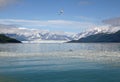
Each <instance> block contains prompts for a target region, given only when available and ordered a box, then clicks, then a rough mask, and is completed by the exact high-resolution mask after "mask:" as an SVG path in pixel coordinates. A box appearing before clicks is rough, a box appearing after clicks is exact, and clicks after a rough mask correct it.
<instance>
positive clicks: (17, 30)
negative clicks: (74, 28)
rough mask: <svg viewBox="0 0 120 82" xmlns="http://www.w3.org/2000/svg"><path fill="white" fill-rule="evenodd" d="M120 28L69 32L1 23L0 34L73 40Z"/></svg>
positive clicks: (15, 36) (41, 38)
mask: <svg viewBox="0 0 120 82" xmlns="http://www.w3.org/2000/svg"><path fill="white" fill-rule="evenodd" d="M118 30H120V27H114V28H108V27H103V28H93V29H91V30H88V31H85V32H81V33H76V34H75V33H68V32H52V31H46V30H40V29H28V28H23V27H16V26H14V25H4V24H0V34H5V35H6V36H8V37H11V38H14V39H17V40H19V41H22V42H23V41H28V42H30V41H33V42H40V41H66V42H67V41H72V40H79V39H81V38H85V37H88V36H90V35H96V34H100V33H103V34H104V33H105V34H111V33H115V32H117V31H118Z"/></svg>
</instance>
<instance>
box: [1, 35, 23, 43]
mask: <svg viewBox="0 0 120 82" xmlns="http://www.w3.org/2000/svg"><path fill="white" fill-rule="evenodd" d="M0 43H21V42H20V41H18V40H16V39H13V38H10V37H7V36H5V35H4V34H0Z"/></svg>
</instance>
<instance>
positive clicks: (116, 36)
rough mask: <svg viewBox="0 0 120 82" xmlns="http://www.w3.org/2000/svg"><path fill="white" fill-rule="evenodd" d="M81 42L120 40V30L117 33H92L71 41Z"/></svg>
mask: <svg viewBox="0 0 120 82" xmlns="http://www.w3.org/2000/svg"><path fill="white" fill-rule="evenodd" d="M79 42H120V30H119V31H117V32H115V33H111V34H108V33H98V34H94V35H90V36H87V37H84V38H81V39H79V40H72V41H70V42H69V43H79Z"/></svg>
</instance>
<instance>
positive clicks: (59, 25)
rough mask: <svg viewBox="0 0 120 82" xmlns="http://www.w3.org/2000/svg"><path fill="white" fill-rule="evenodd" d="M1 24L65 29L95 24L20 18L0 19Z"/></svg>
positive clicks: (89, 26) (83, 27)
mask: <svg viewBox="0 0 120 82" xmlns="http://www.w3.org/2000/svg"><path fill="white" fill-rule="evenodd" d="M0 23H1V24H8V25H21V26H23V27H26V26H27V27H29V26H30V27H39V28H41V27H47V28H49V27H52V28H55V29H56V28H62V29H64V28H66V29H76V30H78V29H79V30H80V29H82V30H84V29H88V28H92V27H94V26H96V25H95V24H93V23H90V22H79V21H69V20H45V21H42V20H22V19H0Z"/></svg>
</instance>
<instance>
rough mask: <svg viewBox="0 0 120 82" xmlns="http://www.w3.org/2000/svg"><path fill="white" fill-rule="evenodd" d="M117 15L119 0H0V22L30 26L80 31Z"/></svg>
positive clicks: (119, 10) (117, 17)
mask: <svg viewBox="0 0 120 82" xmlns="http://www.w3.org/2000/svg"><path fill="white" fill-rule="evenodd" d="M61 10H62V11H63V13H62V14H60V11H61ZM119 17H120V0H0V24H7V25H15V26H18V27H23V28H29V29H41V30H49V31H65V32H82V31H86V30H88V29H91V28H94V27H100V26H103V25H105V24H106V21H107V24H111V22H110V23H109V22H108V21H109V20H110V21H112V22H115V21H116V19H117V20H118V21H119V19H120V18H119ZM112 19H114V20H115V21H114V20H112ZM103 21H104V22H103Z"/></svg>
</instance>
